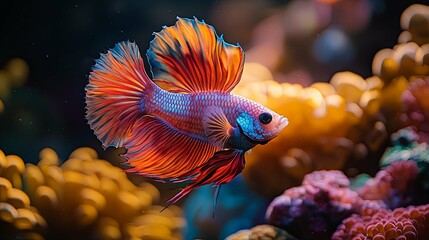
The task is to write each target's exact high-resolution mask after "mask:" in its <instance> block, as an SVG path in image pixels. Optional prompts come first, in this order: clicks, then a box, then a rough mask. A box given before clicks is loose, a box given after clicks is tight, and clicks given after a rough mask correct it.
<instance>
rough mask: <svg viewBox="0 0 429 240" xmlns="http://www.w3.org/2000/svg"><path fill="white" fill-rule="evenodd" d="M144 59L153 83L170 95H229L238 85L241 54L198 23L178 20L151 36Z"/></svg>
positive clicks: (241, 70) (242, 53) (202, 24)
mask: <svg viewBox="0 0 429 240" xmlns="http://www.w3.org/2000/svg"><path fill="white" fill-rule="evenodd" d="M154 35H155V38H154V39H153V40H152V42H151V43H150V48H149V50H148V51H147V54H146V55H147V57H148V60H149V63H150V65H151V71H152V74H153V78H154V81H155V82H156V83H157V84H159V85H160V86H161V87H164V88H167V90H169V91H174V92H183V93H189V92H203V91H226V92H230V91H231V90H232V89H233V88H234V87H235V85H237V83H238V82H239V81H240V78H241V74H242V72H243V64H244V52H243V50H242V49H241V47H240V46H235V45H232V44H229V43H226V42H225V41H224V40H223V38H222V36H221V37H219V36H218V35H217V34H216V32H215V30H214V28H213V27H212V26H210V25H208V24H206V23H204V22H200V21H198V19H196V18H194V19H187V18H178V20H177V22H176V25H174V26H171V27H165V28H164V29H163V30H162V31H161V32H159V33H155V34H154Z"/></svg>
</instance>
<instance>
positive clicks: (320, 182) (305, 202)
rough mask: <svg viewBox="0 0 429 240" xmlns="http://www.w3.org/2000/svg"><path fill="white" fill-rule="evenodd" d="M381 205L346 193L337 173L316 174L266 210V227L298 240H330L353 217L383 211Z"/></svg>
mask: <svg viewBox="0 0 429 240" xmlns="http://www.w3.org/2000/svg"><path fill="white" fill-rule="evenodd" d="M384 207H385V206H384V204H383V203H382V202H381V201H371V200H364V199H362V198H360V197H359V195H358V194H357V193H356V192H354V191H352V190H350V189H349V181H348V179H347V177H346V176H344V174H343V173H342V172H340V171H316V172H313V173H311V174H308V175H306V177H305V179H304V181H303V184H302V185H301V186H299V187H295V188H291V189H288V190H286V191H285V192H284V193H283V194H282V195H281V196H279V197H277V198H275V199H274V200H273V202H272V203H271V204H270V206H269V207H268V210H267V219H268V223H269V224H272V225H274V226H277V227H280V228H283V229H285V230H286V231H288V232H289V233H291V234H292V235H294V236H296V237H298V238H299V239H329V238H330V236H331V235H332V233H333V232H334V231H335V228H336V226H338V225H339V224H340V223H341V221H342V220H343V219H345V218H347V217H348V216H350V215H351V214H352V213H361V211H367V212H370V211H371V210H374V211H375V210H376V209H380V208H384Z"/></svg>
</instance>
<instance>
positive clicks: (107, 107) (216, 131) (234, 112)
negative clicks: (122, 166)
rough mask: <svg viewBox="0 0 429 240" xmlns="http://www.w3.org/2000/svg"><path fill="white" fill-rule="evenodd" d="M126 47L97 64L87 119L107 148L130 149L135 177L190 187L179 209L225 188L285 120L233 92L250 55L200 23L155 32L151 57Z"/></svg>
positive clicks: (122, 45) (125, 44)
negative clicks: (197, 195)
mask: <svg viewBox="0 0 429 240" xmlns="http://www.w3.org/2000/svg"><path fill="white" fill-rule="evenodd" d="M147 57H148V62H149V64H150V67H151V72H152V75H153V78H152V79H150V78H149V77H148V76H147V74H146V72H145V69H144V63H143V60H142V58H141V57H140V52H139V50H138V47H137V45H136V44H135V43H131V42H128V41H127V42H121V43H118V44H116V46H115V47H114V48H113V49H110V50H109V51H108V52H107V53H106V54H102V55H101V57H100V59H98V60H97V61H96V64H95V65H94V67H93V69H92V72H91V73H90V76H89V84H88V85H87V87H86V104H87V119H88V123H89V125H90V127H91V128H92V129H93V130H94V132H95V134H96V135H97V137H98V138H99V139H100V140H101V142H102V143H103V146H105V147H106V146H114V147H125V148H126V149H127V153H126V154H124V155H123V156H124V157H125V158H126V159H127V163H128V164H129V165H130V166H131V167H132V168H131V169H130V170H128V171H130V172H135V173H138V174H141V175H144V176H147V177H152V178H154V179H157V180H161V181H172V182H181V181H187V180H190V181H191V183H190V184H189V185H188V186H186V187H185V188H184V189H183V190H182V191H180V192H179V193H178V194H176V195H175V196H174V197H173V198H171V199H170V200H169V201H168V203H175V202H176V201H178V200H179V199H180V198H182V197H183V196H185V195H186V194H188V193H189V192H191V191H192V190H193V189H194V188H196V187H199V186H201V185H204V184H209V183H214V186H217V187H219V186H221V185H222V184H225V183H227V182H229V181H231V180H232V179H233V178H234V177H235V176H236V175H237V174H239V173H240V172H241V171H242V169H243V168H244V164H245V160H244V153H245V152H246V151H248V150H249V149H251V148H253V147H254V146H256V145H257V144H265V143H267V142H268V141H270V140H271V139H273V138H274V137H276V136H277V135H278V134H279V132H280V131H281V130H283V128H284V127H286V125H287V124H288V121H287V119H286V118H285V117H283V116H281V115H279V114H277V113H275V112H273V111H271V110H270V109H268V108H266V107H264V106H262V105H261V104H259V103H257V102H254V101H251V100H249V99H246V98H244V97H241V96H238V95H234V94H231V93H230V91H231V90H232V89H233V88H234V87H235V85H236V84H237V83H238V82H239V81H240V78H241V73H242V71H243V64H244V53H243V51H242V49H241V48H240V47H239V46H235V45H231V44H228V43H226V42H224V41H223V39H222V37H219V36H218V35H217V34H216V33H215V31H214V28H213V27H211V26H210V25H207V24H205V23H204V22H200V21H198V20H197V19H183V18H178V21H177V23H176V25H175V26H172V27H164V29H163V30H162V31H161V32H159V33H155V38H154V40H153V41H152V42H151V46H150V48H149V50H148V52H147Z"/></svg>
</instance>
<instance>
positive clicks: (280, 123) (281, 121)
mask: <svg viewBox="0 0 429 240" xmlns="http://www.w3.org/2000/svg"><path fill="white" fill-rule="evenodd" d="M288 124H289V120H288V119H287V118H286V117H284V116H280V118H279V121H278V123H277V126H278V128H280V129H283V128H285V127H286V126H287V125H288Z"/></svg>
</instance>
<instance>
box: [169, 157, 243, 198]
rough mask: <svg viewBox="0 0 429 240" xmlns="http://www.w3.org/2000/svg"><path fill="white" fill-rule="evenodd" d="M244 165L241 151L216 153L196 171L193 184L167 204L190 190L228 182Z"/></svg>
mask: <svg viewBox="0 0 429 240" xmlns="http://www.w3.org/2000/svg"><path fill="white" fill-rule="evenodd" d="M244 164H245V160H244V152H242V151H239V150H232V149H230V150H222V151H218V152H216V153H215V154H214V155H213V157H212V158H210V159H209V160H208V161H207V162H206V163H204V164H203V165H201V166H199V167H198V168H197V169H196V170H197V172H199V174H198V176H197V177H196V179H195V180H194V182H193V183H191V184H189V185H188V186H186V187H185V188H184V189H183V190H181V191H180V192H179V193H177V194H176V195H175V196H174V197H172V198H171V199H169V200H168V201H167V204H168V205H171V204H175V203H176V202H177V201H179V200H180V199H181V198H183V197H184V196H186V195H187V194H189V193H190V192H191V191H192V190H194V189H195V188H197V187H200V186H202V185H205V184H209V183H214V187H218V186H220V185H222V184H225V183H228V182H230V181H231V180H232V179H233V178H234V177H235V176H237V175H238V174H239V173H241V171H242V170H243V168H244Z"/></svg>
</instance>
